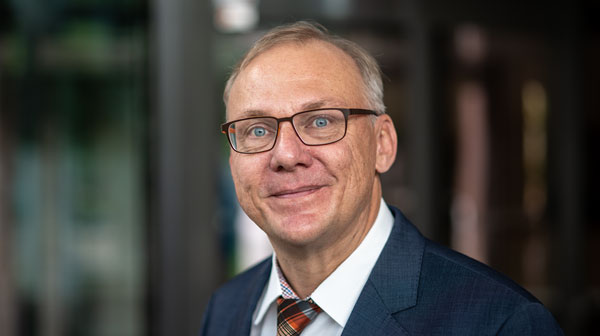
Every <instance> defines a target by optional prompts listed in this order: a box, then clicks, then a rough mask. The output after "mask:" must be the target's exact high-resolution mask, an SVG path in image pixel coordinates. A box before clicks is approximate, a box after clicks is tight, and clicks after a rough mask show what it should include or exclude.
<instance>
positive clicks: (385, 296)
mask: <svg viewBox="0 0 600 336" xmlns="http://www.w3.org/2000/svg"><path fill="white" fill-rule="evenodd" d="M390 209H391V210H392V212H393V214H394V217H395V221H394V228H393V230H392V233H391V235H390V238H389V239H388V241H387V243H386V245H385V247H384V249H383V251H382V253H381V255H380V256H379V259H378V260H377V263H376V264H375V267H374V268H373V271H372V272H371V275H370V276H369V279H368V280H367V283H366V284H365V286H364V288H363V290H362V293H361V294H360V296H359V298H358V301H357V302H356V305H355V306H354V310H353V311H352V313H351V315H350V318H349V319H348V322H347V323H346V327H345V328H344V332H343V334H342V335H343V336H350V335H357V336H365V335H386V336H387V335H562V331H561V329H560V327H559V326H558V324H557V323H556V321H555V320H554V318H553V317H552V314H550V312H548V310H546V308H544V306H543V305H542V304H541V303H540V302H539V301H538V300H537V299H536V298H534V297H533V296H532V295H531V294H529V293H528V292H527V291H525V290H524V289H523V288H521V287H520V286H519V285H517V284H516V283H514V282H513V281H511V280H510V279H508V278H506V277H505V276H503V275H501V274H500V273H498V272H496V271H494V270H492V269H491V268H489V267H487V266H485V265H484V264H481V263H479V262H477V261H475V260H473V259H471V258H468V257H466V256H464V255H462V254H460V253H457V252H455V251H452V250H450V249H448V248H445V247H442V246H439V245H437V244H435V243H433V242H431V241H429V240H427V239H426V238H424V237H423V236H422V235H421V234H420V233H419V231H418V230H417V229H416V228H415V227H414V226H413V225H412V224H411V223H410V222H409V221H408V220H407V219H406V218H405V217H404V216H403V215H402V213H401V212H400V211H399V210H398V209H396V208H393V207H390ZM270 271H271V259H270V258H268V259H267V260H265V261H263V262H261V263H260V264H258V265H256V266H255V267H253V268H251V269H250V270H248V271H246V272H244V273H242V274H240V275H239V276H237V277H235V278H234V279H233V280H231V281H229V282H228V283H226V284H225V285H224V286H223V287H221V288H220V289H218V290H217V291H216V292H215V293H214V295H213V296H212V298H211V300H210V302H209V304H208V307H207V309H206V312H205V314H204V318H203V322H202V330H201V335H204V336H215V335H249V333H250V327H251V323H252V315H253V312H254V310H255V308H256V305H257V301H258V299H259V298H260V295H261V294H262V291H263V289H264V287H265V284H266V283H267V280H268V278H269V274H270Z"/></svg>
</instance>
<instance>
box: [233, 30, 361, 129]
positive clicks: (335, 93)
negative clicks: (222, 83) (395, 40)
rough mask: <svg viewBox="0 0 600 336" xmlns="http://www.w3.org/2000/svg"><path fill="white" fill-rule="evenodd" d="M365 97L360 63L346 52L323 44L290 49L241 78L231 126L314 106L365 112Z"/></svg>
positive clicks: (256, 63)
mask: <svg viewBox="0 0 600 336" xmlns="http://www.w3.org/2000/svg"><path fill="white" fill-rule="evenodd" d="M363 92H364V85H363V82H362V78H361V76H360V72H359V70H358V67H357V66H356V63H355V62H354V60H353V59H352V58H351V57H350V56H348V55H347V54H346V53H344V52H343V51H342V50H341V49H339V48H337V47H335V46H334V45H332V44H329V43H326V42H321V41H310V42H307V43H304V44H297V43H286V44H283V45H279V46H275V47H273V48H271V49H269V50H267V51H266V52H264V53H263V54H260V55H259V56H257V57H256V58H255V59H254V60H252V62H250V64H248V66H247V67H246V68H244V69H243V70H242V71H241V72H240V73H239V74H238V76H237V78H236V80H235V82H234V83H233V85H232V87H231V91H230V95H229V101H228V104H227V114H228V120H232V119H237V118H239V117H245V116H246V115H248V113H250V112H251V113H252V114H268V115H284V114H290V113H293V112H297V111H300V110H302V109H306V108H305V107H306V106H314V105H322V106H330V107H365V99H364V94H363ZM334 105H335V106H334Z"/></svg>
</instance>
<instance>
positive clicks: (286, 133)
mask: <svg viewBox="0 0 600 336" xmlns="http://www.w3.org/2000/svg"><path fill="white" fill-rule="evenodd" d="M311 164H312V156H311V154H310V152H309V150H308V146H306V145H305V144H303V143H302V141H301V140H300V138H298V135H297V134H296V131H294V128H293V126H292V124H291V122H282V123H280V124H279V134H278V136H277V140H276V142H275V147H273V149H272V150H271V162H270V168H271V169H272V170H274V171H293V170H295V169H297V168H298V167H309V166H310V165H311Z"/></svg>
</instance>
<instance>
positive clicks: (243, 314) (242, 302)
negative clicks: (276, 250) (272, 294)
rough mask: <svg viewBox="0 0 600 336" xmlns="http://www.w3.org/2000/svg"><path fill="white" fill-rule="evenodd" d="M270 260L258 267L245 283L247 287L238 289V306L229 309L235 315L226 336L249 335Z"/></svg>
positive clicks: (269, 269) (267, 274)
mask: <svg viewBox="0 0 600 336" xmlns="http://www.w3.org/2000/svg"><path fill="white" fill-rule="evenodd" d="M271 260H272V259H271V258H268V259H267V260H265V261H264V262H263V263H262V264H261V265H259V266H258V270H257V272H256V275H255V276H254V277H253V278H252V279H251V280H250V281H248V282H247V286H244V287H241V288H240V292H239V301H238V304H237V306H236V307H231V310H232V311H234V312H236V313H235V317H234V318H233V319H232V321H233V323H232V325H231V328H230V333H228V335H240V336H241V335H243V336H247V335H250V328H251V326H252V315H253V314H254V310H255V309H256V305H257V303H258V300H259V299H260V296H261V294H262V292H263V290H264V288H265V284H266V283H267V280H268V279H269V274H270V273H271V266H272V262H271Z"/></svg>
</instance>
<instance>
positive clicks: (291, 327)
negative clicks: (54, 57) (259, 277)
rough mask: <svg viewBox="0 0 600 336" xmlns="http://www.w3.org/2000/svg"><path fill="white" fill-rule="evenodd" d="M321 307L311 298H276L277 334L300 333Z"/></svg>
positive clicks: (291, 335)
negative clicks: (305, 299)
mask: <svg viewBox="0 0 600 336" xmlns="http://www.w3.org/2000/svg"><path fill="white" fill-rule="evenodd" d="M320 312H321V308H320V307H319V306H317V304H315V303H314V302H313V301H312V300H310V299H309V300H308V301H304V300H300V299H284V298H282V297H281V296H280V297H278V298H277V336H296V335H300V333H301V332H302V330H303V329H304V327H306V326H307V325H308V323H310V321H312V320H314V319H315V317H317V314H319V313H320Z"/></svg>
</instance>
